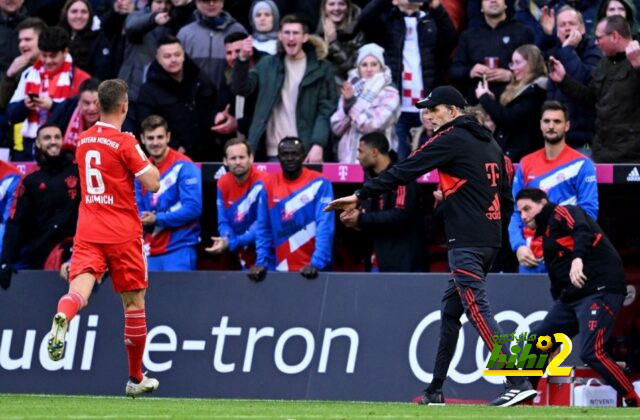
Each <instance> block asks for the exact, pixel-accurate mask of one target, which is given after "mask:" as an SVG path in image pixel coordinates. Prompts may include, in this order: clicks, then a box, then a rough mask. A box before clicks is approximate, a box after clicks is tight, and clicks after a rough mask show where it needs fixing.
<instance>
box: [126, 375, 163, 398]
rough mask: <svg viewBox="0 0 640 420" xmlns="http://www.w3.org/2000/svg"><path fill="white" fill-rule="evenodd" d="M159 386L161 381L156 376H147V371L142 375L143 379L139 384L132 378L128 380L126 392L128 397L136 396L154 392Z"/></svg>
mask: <svg viewBox="0 0 640 420" xmlns="http://www.w3.org/2000/svg"><path fill="white" fill-rule="evenodd" d="M159 386H160V382H158V380H157V379H155V378H147V374H146V372H145V374H144V375H142V380H141V381H140V383H139V384H136V383H134V382H132V381H131V380H129V381H127V387H126V388H125V392H126V393H127V397H132V398H135V397H137V396H138V395H140V394H145V393H147V392H149V393H150V392H153V391H155V390H156V389H158V387H159Z"/></svg>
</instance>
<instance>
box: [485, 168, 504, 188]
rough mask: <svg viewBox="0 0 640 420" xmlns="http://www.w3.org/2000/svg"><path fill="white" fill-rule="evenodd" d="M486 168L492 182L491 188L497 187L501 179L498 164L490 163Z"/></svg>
mask: <svg viewBox="0 0 640 420" xmlns="http://www.w3.org/2000/svg"><path fill="white" fill-rule="evenodd" d="M484 168H485V169H486V170H487V178H488V179H489V181H491V186H492V187H495V186H497V185H498V183H497V182H496V181H498V179H500V171H499V170H498V164H497V163H494V162H489V163H485V164H484Z"/></svg>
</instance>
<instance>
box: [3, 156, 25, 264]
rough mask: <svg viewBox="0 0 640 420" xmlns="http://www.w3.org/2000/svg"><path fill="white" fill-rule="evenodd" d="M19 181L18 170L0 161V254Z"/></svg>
mask: <svg viewBox="0 0 640 420" xmlns="http://www.w3.org/2000/svg"><path fill="white" fill-rule="evenodd" d="M19 182H20V172H18V170H17V169H16V168H15V167H13V165H10V164H8V163H5V162H2V161H0V255H2V243H3V242H4V241H3V240H2V239H3V238H4V229H5V227H6V224H7V219H9V211H10V210H11V206H12V204H13V201H14V200H15V194H14V193H15V191H16V188H17V187H18V183H19Z"/></svg>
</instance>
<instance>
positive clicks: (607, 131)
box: [549, 16, 640, 163]
mask: <svg viewBox="0 0 640 420" xmlns="http://www.w3.org/2000/svg"><path fill="white" fill-rule="evenodd" d="M596 43H597V44H598V48H600V50H601V51H602V54H603V55H604V57H603V58H602V59H601V60H600V62H599V63H598V65H597V66H596V68H595V69H594V70H593V73H592V74H591V76H592V78H591V82H589V85H588V86H585V85H584V84H582V83H580V82H578V81H576V80H575V79H574V78H573V77H571V76H569V75H567V71H566V70H565V67H564V65H563V64H562V63H561V62H560V61H558V60H557V59H555V58H554V57H551V58H549V61H550V62H551V66H552V67H553V71H552V72H551V74H550V77H551V80H553V81H554V82H555V83H559V84H560V90H562V92H563V93H566V94H567V95H568V96H569V97H571V98H572V99H574V100H575V101H576V102H578V103H580V104H583V105H586V106H592V105H595V108H596V132H595V135H594V137H593V158H594V160H595V161H596V162H608V163H621V162H639V161H640V142H638V136H639V135H640V95H638V92H640V79H639V78H638V76H637V74H638V70H639V69H640V45H639V44H638V41H633V40H632V38H631V29H630V28H629V24H628V23H627V21H626V20H625V19H624V18H623V17H622V16H609V17H607V18H605V19H603V20H601V21H600V22H598V25H597V26H596Z"/></svg>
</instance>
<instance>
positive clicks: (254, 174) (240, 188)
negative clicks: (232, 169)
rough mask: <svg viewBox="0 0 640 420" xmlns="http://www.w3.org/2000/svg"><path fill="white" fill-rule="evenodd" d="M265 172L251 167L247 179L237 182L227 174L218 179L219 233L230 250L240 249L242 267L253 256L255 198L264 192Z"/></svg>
mask: <svg viewBox="0 0 640 420" xmlns="http://www.w3.org/2000/svg"><path fill="white" fill-rule="evenodd" d="M266 176H267V175H266V174H265V173H264V172H260V171H258V170H256V169H254V168H251V169H250V172H249V177H248V178H247V180H246V181H245V182H244V183H242V184H239V183H238V182H237V181H236V180H235V178H234V176H233V174H231V173H226V174H225V175H223V176H222V177H221V178H220V179H219V180H218V192H217V194H218V200H217V202H216V205H217V210H218V232H219V233H220V236H224V237H226V238H227V241H228V242H229V251H231V252H236V251H238V252H239V255H240V260H241V263H242V265H243V266H244V267H247V266H250V265H251V263H252V262H253V261H254V259H255V257H254V255H253V252H252V250H249V249H248V247H250V246H251V245H255V241H256V230H257V228H258V201H259V198H260V195H261V194H264V180H265V178H266Z"/></svg>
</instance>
